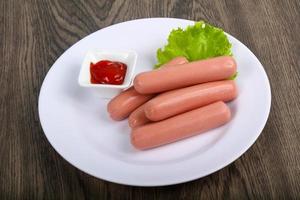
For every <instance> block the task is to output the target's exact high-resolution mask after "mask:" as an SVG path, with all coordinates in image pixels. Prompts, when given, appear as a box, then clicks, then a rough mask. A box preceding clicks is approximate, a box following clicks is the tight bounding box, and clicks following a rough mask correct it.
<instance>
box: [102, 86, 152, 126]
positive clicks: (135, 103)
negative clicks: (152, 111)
mask: <svg viewBox="0 0 300 200" xmlns="http://www.w3.org/2000/svg"><path fill="white" fill-rule="evenodd" d="M153 96H154V95H141V94H139V93H138V92H137V91H136V90H135V89H134V88H133V87H131V88H129V89H127V90H125V91H124V92H122V93H120V94H119V95H117V96H116V97H114V98H113V99H112V100H111V101H110V102H109V103H108V105H107V111H108V112H109V114H110V117H111V118H112V119H114V120H116V121H120V120H123V119H125V118H127V117H128V116H129V115H130V113H131V112H132V111H134V110H135V109H136V108H137V107H139V106H140V105H142V104H143V103H145V102H146V101H148V100H149V99H151V98H152V97H153Z"/></svg>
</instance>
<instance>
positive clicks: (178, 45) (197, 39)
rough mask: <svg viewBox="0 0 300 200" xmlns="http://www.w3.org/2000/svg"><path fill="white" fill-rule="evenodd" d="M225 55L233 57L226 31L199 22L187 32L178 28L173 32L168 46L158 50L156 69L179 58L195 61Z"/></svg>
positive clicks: (188, 28) (189, 27) (187, 29)
mask: <svg viewBox="0 0 300 200" xmlns="http://www.w3.org/2000/svg"><path fill="white" fill-rule="evenodd" d="M224 55H232V52H231V44H230V42H229V41H228V38H227V36H226V35H225V33H224V31H223V30H222V29H220V28H217V27H214V26H212V25H210V24H207V23H205V22H203V21H199V22H196V23H195V24H194V25H191V26H188V27H187V28H186V29H185V30H183V29H182V28H178V29H173V30H172V31H171V33H170V35H169V37H168V43H167V45H165V47H164V48H163V49H162V48H160V49H158V50H157V61H158V63H157V64H156V65H155V68H159V67H160V66H161V65H163V64H165V63H167V62H168V61H170V60H171V59H173V58H175V57H177V56H184V57H186V58H187V59H188V60H189V61H194V60H201V59H206V58H212V57H217V56H224ZM234 78H235V77H234Z"/></svg>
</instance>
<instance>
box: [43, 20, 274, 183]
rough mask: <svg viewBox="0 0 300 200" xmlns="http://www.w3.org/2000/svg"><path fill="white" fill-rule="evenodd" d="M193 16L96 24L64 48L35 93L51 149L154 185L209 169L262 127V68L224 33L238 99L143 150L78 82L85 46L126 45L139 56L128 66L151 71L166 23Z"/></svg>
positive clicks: (84, 165) (114, 176) (265, 106)
mask: <svg viewBox="0 0 300 200" xmlns="http://www.w3.org/2000/svg"><path fill="white" fill-rule="evenodd" d="M190 24H193V21H188V20H182V19H170V18H152V19H139V20H134V21H128V22H124V23H120V24H116V25H113V26H110V27H107V28H104V29H101V30H99V31H97V32H95V33H93V34H91V35H89V36H87V37H85V38H84V39H82V40H80V41H79V42H77V43H76V44H74V45H73V46H72V47H70V48H69V49H68V50H67V51H66V52H65V53H64V54H63V55H62V56H60V57H59V59H58V60H57V61H56V62H55V63H54V64H53V66H52V67H51V69H50V70H49V72H48V74H47V76H46V78H45V80H44V83H43V85H42V88H41V91H40V96H39V115H40V121H41V124H42V127H43V130H44V132H45V134H46V136H47V138H48V140H49V142H50V143H51V145H52V146H53V147H54V148H55V150H56V151H57V152H58V153H59V154H60V155H61V156H62V157H64V158H65V159H66V160H67V161H68V162H70V163H71V164H72V165H74V166H75V167H77V168H79V169H80V170H82V171H84V172H86V173H88V174H90V175H93V176H95V177H98V178H100V179H104V180H108V181H111V182H115V183H121V184H127V185H138V186H158V185H170V184H176V183H181V182H186V181H190V180H194V179H197V178H200V177H203V176H206V175H208V174H211V173H213V172H215V171H217V170H219V169H221V168H223V167H225V166H226V165H228V164H229V163H231V162H233V161H234V160H235V159H237V158H238V157H239V156H241V155H242V154H243V153H244V152H245V151H246V150H247V149H248V148H249V147H250V146H251V145H252V144H253V143H254V142H255V140H256V139H257V137H258V136H259V134H260V133H261V131H262V129H263V127H264V125H265V123H266V121H267V118H268V115H269V111H270V105H271V92H270V85H269V81H268V78H267V75H266V73H265V71H264V69H263V66H262V65H261V64H260V62H259V60H258V59H257V58H256V57H255V55H254V54H253V53H252V52H251V51H250V50H249V49H248V48H247V47H246V46H245V45H243V44H242V43H241V42H240V41H238V40H237V39H235V38H234V37H232V36H230V35H229V39H230V41H231V42H232V44H233V54H234V57H235V58H236V61H237V64H238V71H239V75H238V78H237V84H238V88H239V96H238V98H237V99H236V100H235V101H233V102H231V103H230V104H229V105H230V107H231V110H232V112H233V119H232V120H231V121H230V123H228V124H227V125H224V126H222V127H220V128H217V129H214V130H211V131H208V132H206V133H203V134H200V135H198V136H195V137H192V138H189V139H185V140H183V141H180V142H177V143H174V144H170V145H166V146H163V147H159V148H156V149H153V150H148V151H138V150H135V149H134V148H133V147H132V146H131V145H130V140H129V133H130V129H129V127H128V125H127V121H126V120H124V121H122V122H115V121H112V120H111V119H109V117H108V115H107V112H106V104H107V100H102V99H99V98H98V97H97V96H95V95H94V94H93V93H90V92H89V91H87V90H85V89H84V88H81V87H79V85H78V83H77V79H78V74H79V70H80V65H81V62H82V60H83V58H84V55H85V53H86V52H87V51H88V50H90V49H101V48H102V49H106V50H109V49H111V50H119V49H132V50H135V51H136V52H137V53H138V55H139V57H138V61H137V67H136V71H135V73H139V72H142V71H146V70H151V69H152V67H153V65H154V64H155V62H156V59H155V57H156V50H157V48H159V47H162V46H163V45H164V44H165V42H166V39H167V36H168V34H169V32H170V30H171V29H173V28H177V27H185V26H187V25H190Z"/></svg>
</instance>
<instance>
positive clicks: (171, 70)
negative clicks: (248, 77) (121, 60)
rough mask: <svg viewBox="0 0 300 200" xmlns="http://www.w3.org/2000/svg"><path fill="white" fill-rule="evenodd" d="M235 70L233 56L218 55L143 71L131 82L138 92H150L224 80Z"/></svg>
mask: <svg viewBox="0 0 300 200" xmlns="http://www.w3.org/2000/svg"><path fill="white" fill-rule="evenodd" d="M235 72H236V62H235V60H234V59H233V57H231V56H220V57H216V58H210V59H206V60H200V61H194V62H190V63H187V64H182V65H176V66H174V67H166V68H160V69H158V70H153V71H149V72H143V73H140V74H138V75H137V76H136V77H135V79H134V81H133V82H134V83H133V84H134V88H135V89H136V90H137V91H138V92H139V93H141V94H151V93H159V92H163V91H167V90H172V89H177V88H182V87H186V86H191V85H196V84H199V83H205V82H211V81H218V80H224V79H227V78H229V77H230V76H232V75H233V74H234V73H235Z"/></svg>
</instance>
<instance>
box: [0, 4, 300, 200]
mask: <svg viewBox="0 0 300 200" xmlns="http://www.w3.org/2000/svg"><path fill="white" fill-rule="evenodd" d="M145 17H176V18H185V19H191V20H201V19H204V20H206V21H208V22H210V23H212V24H214V25H216V26H219V27H222V28H223V29H225V31H227V32H229V33H231V34H232V35H233V36H235V37H237V38H238V39H239V40H241V41H242V42H243V43H245V44H246V45H247V46H248V47H249V48H250V49H251V50H252V51H253V52H254V53H255V54H256V55H257V57H258V58H259V59H260V61H261V62H262V64H263V65H264V67H265V69H266V71H267V74H268V76H269V79H270V82H271V87H272V108H271V113H270V117H269V120H268V123H267V125H266V127H265V129H264V131H263V133H262V135H261V136H260V137H259V139H258V140H257V142H256V143H255V144H254V145H253V146H252V147H251V149H250V150H248V151H247V152H246V153H245V154H244V155H243V156H242V157H241V158H240V159H238V160H237V161H235V162H234V163H232V164H231V165H229V166H227V167H226V168H224V169H222V170H220V171H218V172H216V173H214V174H212V175H210V176H207V177H205V178H202V179H200V180H196V181H192V182H188V183H184V184H179V185H173V186H167V187H150V188H142V187H129V186H124V185H118V184H114V183H109V182H106V181H102V180H98V179H96V178H93V177H91V176H89V175H87V174H85V173H83V172H81V171H79V170H77V169H76V168H75V167H73V166H71V165H70V164H68V163H67V162H66V161H65V160H64V159H63V158H62V157H60V156H59V155H58V154H57V153H56V152H55V151H54V149H53V148H52V147H51V145H50V144H49V143H48V141H47V140H46V137H45V135H44V134H43V131H42V129H41V126H40V124H39V117H38V110H37V102H38V94H39V90H40V86H41V84H42V81H43V79H44V77H45V75H46V73H47V71H48V70H49V68H50V67H51V65H52V64H53V63H54V61H55V60H56V59H57V58H58V57H59V56H60V55H61V54H62V53H63V52H64V51H65V50H66V49H67V48H68V47H70V46H71V45H72V44H74V43H75V42H76V41H78V40H80V39H81V38H83V37H84V36H86V35H88V34H90V33H92V32H94V31H96V30H99V29H101V28H103V27H106V26H109V25H111V24H115V23H118V22H122V21H127V20H131V19H136V18H145ZM299 25H300V1H299V0H289V1H288V0H286V1H283V0H272V1H271V0H269V1H260V0H254V1H247V0H245V1H242V0H234V1H229V0H228V1H222V0H212V1H210V0H207V1H200V0H195V1H184V0H174V1H172V0H166V1H163V0H156V1H148V0H136V1H134V0H132V1H130V0H127V1H125V0H100V1H97V0H94V1H83V0H81V1H80V0H73V1H70V0H48V1H46V0H44V1H42V0H28V1H25V0H1V1H0V51H1V54H0V63H1V66H0V158H1V161H0V199H63V198H64V199H163V200H168V199H170V200H171V199H172V200H173V199H177V198H179V199H200V198H203V199H227V198H233V199H260V198H262V197H265V198H272V199H279V198H281V199H282V197H285V198H286V199H297V198H298V199H299V198H300V156H299V155H300V148H299V146H300V100H299V99H300V60H299V58H300V41H299V40H300V39H299V38H300V28H299Z"/></svg>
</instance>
